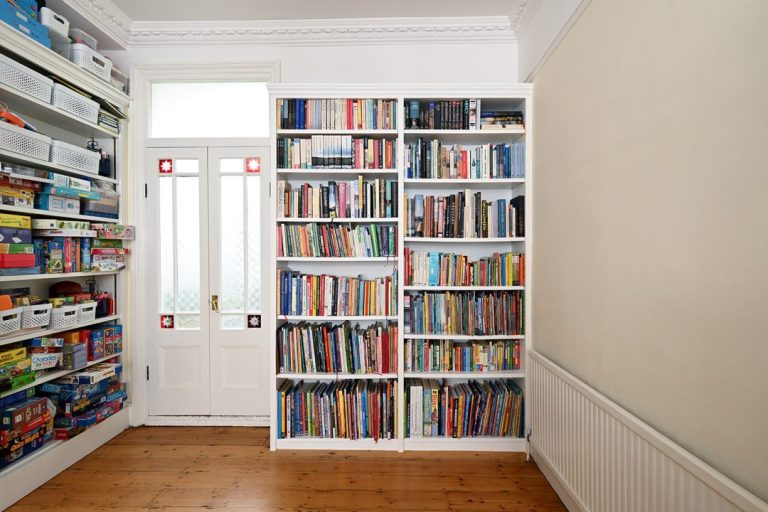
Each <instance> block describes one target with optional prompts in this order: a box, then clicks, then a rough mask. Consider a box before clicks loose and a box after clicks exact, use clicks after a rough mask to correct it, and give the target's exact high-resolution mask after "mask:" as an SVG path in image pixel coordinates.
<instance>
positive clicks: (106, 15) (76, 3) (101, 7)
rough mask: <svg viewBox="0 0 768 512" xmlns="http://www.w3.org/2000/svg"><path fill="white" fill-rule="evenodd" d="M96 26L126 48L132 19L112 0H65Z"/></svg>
mask: <svg viewBox="0 0 768 512" xmlns="http://www.w3.org/2000/svg"><path fill="white" fill-rule="evenodd" d="M64 1H65V3H67V4H69V5H70V6H71V7H72V8H74V9H77V11H78V12H79V13H80V14H82V16H84V17H85V18H87V19H88V21H90V22H91V23H93V24H94V25H95V26H97V27H99V28H100V29H101V30H103V31H104V32H105V33H107V35H109V36H111V37H112V38H113V39H114V40H115V42H117V43H118V44H119V45H120V46H121V47H123V48H126V47H127V46H128V42H129V40H130V36H131V22H132V20H131V18H129V17H128V15H127V14H125V13H124V12H123V11H122V10H121V9H120V8H119V7H117V6H116V5H115V4H114V3H112V2H111V1H110V0H64Z"/></svg>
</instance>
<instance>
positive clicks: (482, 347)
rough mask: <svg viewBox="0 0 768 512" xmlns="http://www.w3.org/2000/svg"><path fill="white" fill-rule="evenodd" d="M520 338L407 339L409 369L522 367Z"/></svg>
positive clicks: (461, 369)
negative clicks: (486, 339) (490, 339)
mask: <svg viewBox="0 0 768 512" xmlns="http://www.w3.org/2000/svg"><path fill="white" fill-rule="evenodd" d="M520 349H521V346H520V340H493V341H473V342H469V343H466V342H463V341H462V342H459V341H456V340H431V339H430V340H424V339H410V338H409V339H406V340H405V361H404V362H405V371H407V372H467V373H470V372H475V373H483V372H501V371H513V370H519V369H520V357H521V353H520Z"/></svg>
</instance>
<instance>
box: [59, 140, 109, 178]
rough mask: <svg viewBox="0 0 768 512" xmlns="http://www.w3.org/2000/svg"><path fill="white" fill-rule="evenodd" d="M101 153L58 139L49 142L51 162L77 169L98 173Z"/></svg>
mask: <svg viewBox="0 0 768 512" xmlns="http://www.w3.org/2000/svg"><path fill="white" fill-rule="evenodd" d="M100 160H101V155H100V154H99V153H98V152H96V151H91V150H89V149H85V148H79V147H77V146H73V145H72V144H67V143H66V142H61V141H60V140H54V141H52V142H51V162H52V163H54V164H59V165H63V166H65V167H70V168H72V169H77V170H78V171H85V172H90V173H92V174H98V172H99V161H100Z"/></svg>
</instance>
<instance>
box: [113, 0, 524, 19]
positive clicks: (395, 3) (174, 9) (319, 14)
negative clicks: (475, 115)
mask: <svg viewBox="0 0 768 512" xmlns="http://www.w3.org/2000/svg"><path fill="white" fill-rule="evenodd" d="M524 2H525V0H474V1H470V0H386V1H383V0H216V1H206V0H161V1H158V0H112V3H113V4H115V5H116V6H117V7H118V8H120V9H121V10H122V11H123V12H125V14H127V15H128V17H129V18H131V19H132V20H133V21H203V20H205V21H208V20H212V21H213V20H218V21H220V20H299V19H304V20H307V19H334V18H405V17H433V16H435V17H443V16H447V17H455V16H510V17H513V16H514V14H515V13H516V12H517V10H518V9H519V7H520V6H521V4H523V3H524Z"/></svg>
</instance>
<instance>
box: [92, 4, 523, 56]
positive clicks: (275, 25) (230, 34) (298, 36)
mask: <svg viewBox="0 0 768 512" xmlns="http://www.w3.org/2000/svg"><path fill="white" fill-rule="evenodd" d="M78 1H86V0H78ZM514 42H515V34H514V32H513V31H512V27H511V25H510V22H509V19H508V18H507V17H506V16H475V17H451V18H438V17H435V18H354V19H326V20H280V21H218V22H199V21H194V22H157V21H135V22H133V24H132V25H131V34H130V42H129V45H130V46H133V47H135V46H163V45H169V44H173V45H201V44H205V45H211V44H215V45H229V46H233V45H236V46H242V45H247V44H260V45H271V46H309V45H311V46H318V45H341V44H430V43H442V44H445V43H461V44H466V43H514Z"/></svg>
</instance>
